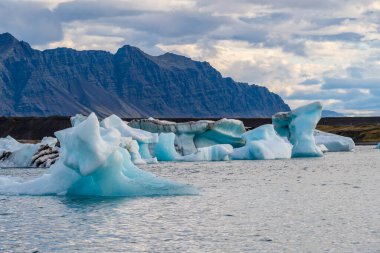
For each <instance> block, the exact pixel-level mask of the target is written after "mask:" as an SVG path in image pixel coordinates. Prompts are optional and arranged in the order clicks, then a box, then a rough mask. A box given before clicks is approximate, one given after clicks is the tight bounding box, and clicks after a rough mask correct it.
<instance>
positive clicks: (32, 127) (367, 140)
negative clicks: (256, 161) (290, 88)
mask: <svg viewBox="0 0 380 253" xmlns="http://www.w3.org/2000/svg"><path fill="white" fill-rule="evenodd" d="M133 119H135V118H124V120H126V121H131V120H133ZM159 119H162V120H169V121H174V122H187V121H197V120H217V119H220V117H218V118H159ZM237 119H239V120H241V121H243V122H244V125H245V127H247V128H248V129H251V128H256V127H258V126H261V125H264V124H271V123H272V120H271V118H237ZM70 126H71V124H70V117H69V116H50V117H0V137H6V136H7V135H11V136H12V137H13V138H15V139H17V140H22V141H28V142H29V141H33V140H41V139H42V138H43V137H44V136H53V135H54V132H56V131H59V130H61V129H65V128H68V127H70ZM317 129H319V130H322V131H325V132H330V133H334V134H339V135H343V136H348V137H351V138H352V139H353V140H354V141H355V143H356V144H357V145H375V144H377V143H378V142H380V117H333V118H322V119H321V120H320V121H319V123H318V126H317Z"/></svg>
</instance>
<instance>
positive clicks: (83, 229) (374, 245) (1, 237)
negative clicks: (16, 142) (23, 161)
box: [0, 146, 380, 252]
mask: <svg viewBox="0 0 380 253" xmlns="http://www.w3.org/2000/svg"><path fill="white" fill-rule="evenodd" d="M140 168H142V169H144V170H148V171H151V172H153V173H154V174H156V175H160V176H162V177H166V178H171V179H173V180H175V181H179V182H185V183H188V184H191V185H194V186H196V187H197V188H199V189H200V191H201V192H200V194H199V195H197V196H173V197H167V196H165V197H153V198H152V197H142V198H141V197H140V198H74V197H64V196H61V197H56V196H44V197H31V196H0V252H380V150H375V149H374V147H373V146H369V147H360V146H359V147H357V149H356V151H355V152H349V153H329V154H327V155H326V156H325V157H323V158H312V159H293V160H276V161H231V162H197V163H161V164H157V165H146V166H140ZM43 172H44V170H41V169H0V175H1V176H4V175H8V176H17V177H21V178H33V177H37V176H38V175H40V174H42V173H43Z"/></svg>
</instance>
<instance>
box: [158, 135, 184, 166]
mask: <svg viewBox="0 0 380 253" xmlns="http://www.w3.org/2000/svg"><path fill="white" fill-rule="evenodd" d="M174 140H175V134H174V133H160V135H159V136H158V143H157V144H156V146H155V147H154V153H155V155H156V157H157V160H158V161H175V160H177V158H178V157H179V154H178V153H177V151H176V149H175V146H174Z"/></svg>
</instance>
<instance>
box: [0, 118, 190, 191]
mask: <svg viewBox="0 0 380 253" xmlns="http://www.w3.org/2000/svg"><path fill="white" fill-rule="evenodd" d="M55 135H56V136H57V138H58V140H59V142H60V144H61V157H60V159H59V160H58V161H57V162H56V163H55V164H53V165H52V166H51V167H50V169H49V170H48V172H47V173H46V174H44V175H42V176H41V177H39V178H36V179H33V180H30V181H26V182H19V181H18V180H11V179H9V178H7V179H4V178H0V183H1V185H0V193H1V194H10V195H82V196H151V195H182V194H196V193H197V191H196V190H195V189H194V188H193V187H191V186H188V185H184V184H180V183H175V182H172V181H170V180H167V179H163V178H159V177H156V176H154V175H153V174H151V173H149V172H145V171H143V170H140V169H139V168H137V167H136V166H135V165H134V164H133V163H132V161H131V156H130V155H129V153H128V151H127V150H126V149H124V148H122V147H120V143H121V140H122V136H121V134H120V132H119V131H117V130H116V129H114V128H111V129H104V128H101V127H100V126H99V121H98V119H97V117H96V116H95V114H93V113H92V114H91V115H90V116H89V117H88V118H87V119H86V120H84V121H82V122H81V123H79V124H78V125H76V126H75V127H72V128H68V129H64V130H61V131H58V132H56V133H55Z"/></svg>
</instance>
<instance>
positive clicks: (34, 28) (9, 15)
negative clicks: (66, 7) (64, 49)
mask: <svg viewBox="0 0 380 253" xmlns="http://www.w3.org/2000/svg"><path fill="white" fill-rule="evenodd" d="M0 32H10V33H12V34H13V35H14V36H16V37H18V38H19V39H22V40H25V41H27V42H29V43H31V44H42V43H48V42H52V41H58V40H61V39H62V38H63V30H62V26H61V23H60V21H59V19H58V18H57V17H56V16H55V15H54V13H53V12H52V11H51V10H49V9H48V8H47V7H46V6H45V5H43V4H41V3H39V2H24V1H1V2H0Z"/></svg>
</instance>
